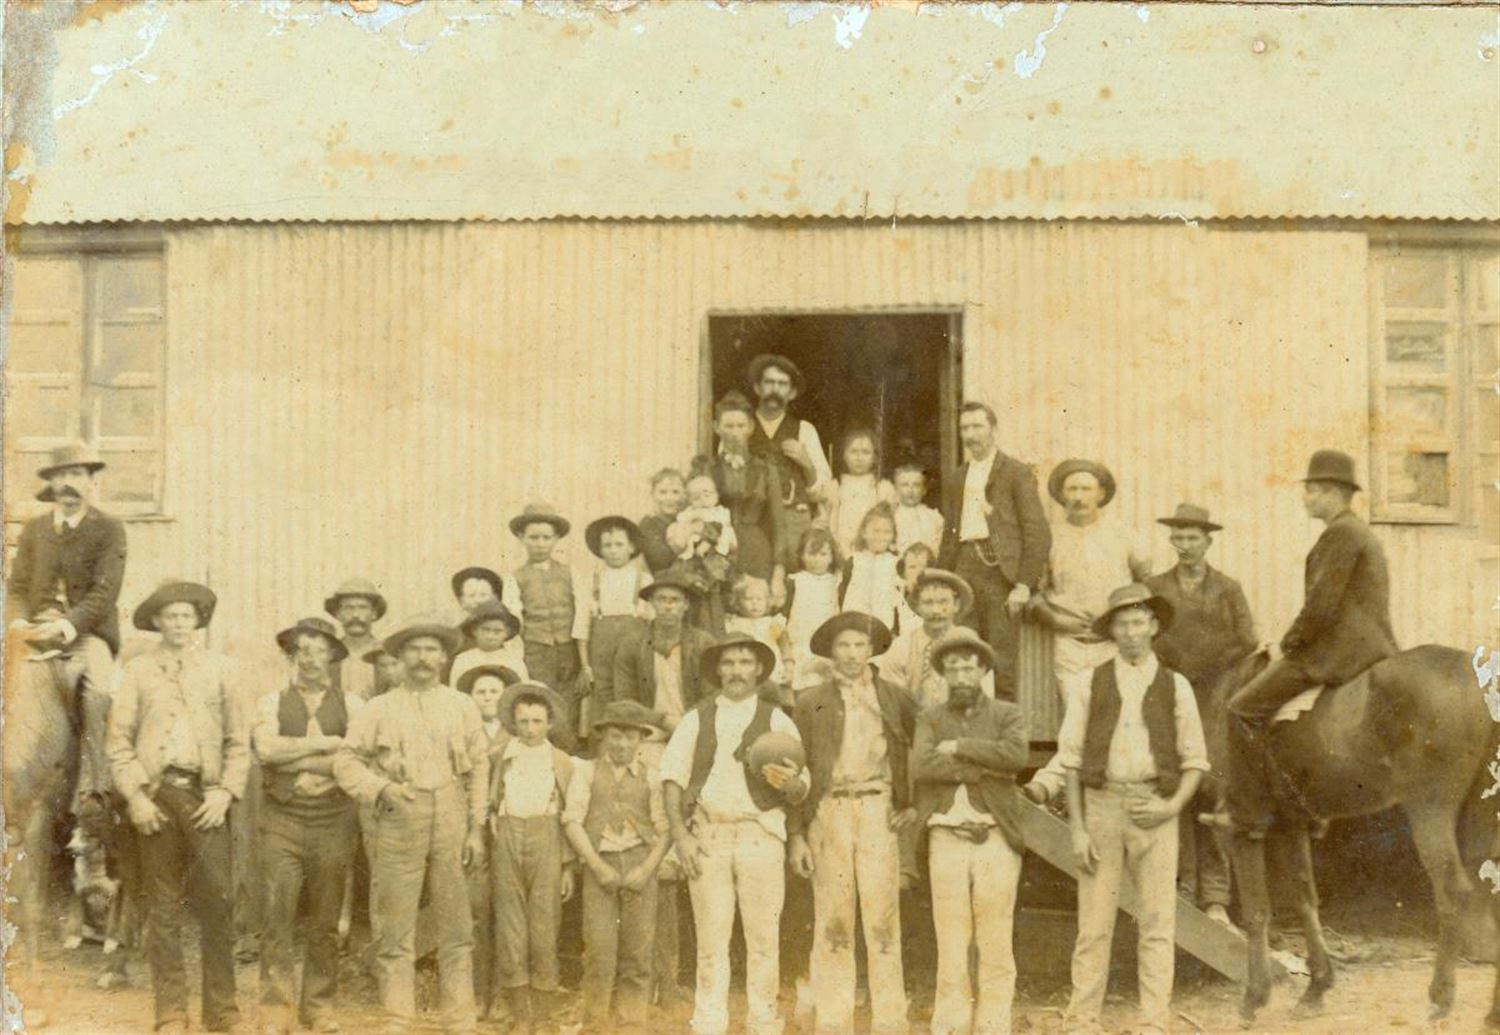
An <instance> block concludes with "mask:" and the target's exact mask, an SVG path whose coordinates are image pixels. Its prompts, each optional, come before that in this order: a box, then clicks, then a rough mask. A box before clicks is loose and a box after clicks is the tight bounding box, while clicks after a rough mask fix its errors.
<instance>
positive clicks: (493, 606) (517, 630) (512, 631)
mask: <svg viewBox="0 0 1500 1035" xmlns="http://www.w3.org/2000/svg"><path fill="white" fill-rule="evenodd" d="M497 618H498V619H499V620H500V621H502V622H504V623H505V627H506V629H508V630H509V631H508V632H507V633H506V634H505V638H506V639H507V640H513V639H515V638H516V637H517V636H520V635H521V620H520V619H519V618H517V617H516V616H515V614H514V613H512V611H511V609H510V608H508V607H506V606H505V605H504V604H502V603H500V601H498V600H486V601H485V602H484V603H482V604H480V605H479V606H478V607H476V608H475V609H474V613H473V614H471V615H469V617H467V618H465V619H464V621H463V624H462V625H460V626H459V628H460V629H462V630H463V634H464V635H465V636H470V637H472V636H473V635H474V630H475V629H478V628H479V627H480V626H481V625H483V624H484V623H485V622H492V621H494V620H495V619H497Z"/></svg>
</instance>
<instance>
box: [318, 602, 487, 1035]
mask: <svg viewBox="0 0 1500 1035" xmlns="http://www.w3.org/2000/svg"><path fill="white" fill-rule="evenodd" d="M457 646H458V633H457V632H456V631H455V630H454V629H453V627H452V626H450V625H448V624H447V623H446V622H444V621H442V619H440V618H438V617H435V616H424V617H421V618H417V619H413V620H412V621H410V622H408V623H407V624H406V625H404V626H402V627H401V628H400V629H398V630H397V631H396V632H394V633H392V634H391V635H390V636H387V637H386V639H385V649H386V650H387V651H389V652H390V653H391V654H393V655H395V656H396V657H399V658H400V659H401V670H402V682H401V685H400V686H398V687H395V688H394V689H391V690H389V691H387V692H386V693H384V694H381V695H380V696H379V697H376V698H374V699H372V700H371V701H370V702H369V703H368V704H367V705H366V706H365V707H364V708H363V709H362V710H361V711H360V712H359V713H358V714H356V715H354V716H353V717H352V718H351V720H350V722H349V732H348V734H347V736H346V737H345V738H344V744H343V746H342V747H340V748H339V750H338V752H337V754H335V755H334V761H333V775H334V778H335V779H336V780H338V784H339V787H340V788H341V789H342V790H343V791H344V792H345V793H346V794H348V795H349V796H350V797H352V798H353V799H354V800H355V801H357V802H360V803H361V804H362V805H365V806H367V807H370V808H372V809H373V812H374V817H375V819H374V830H373V836H372V837H371V838H370V839H371V841H372V842H373V844H374V851H373V853H372V863H373V866H372V869H373V873H372V878H371V897H372V900H373V901H372V902H371V905H370V910H371V912H372V913H374V914H375V915H377V916H378V917H379V918H380V922H379V924H378V925H377V931H376V938H377V943H378V947H377V950H376V954H377V967H378V971H379V974H380V998H381V1004H382V1006H383V1007H384V1009H385V1014H386V1020H387V1025H388V1027H389V1028H390V1029H393V1030H398V1031H405V1030H407V1029H409V1028H410V1027H411V1025H412V1024H413V1022H414V1020H415V1015H416V988H415V971H416V966H415V965H416V952H415V938H416V929H417V905H418V902H419V901H420V899H421V895H422V888H423V886H424V884H425V886H426V887H427V890H428V893H429V896H430V900H429V901H430V905H431V908H432V914H433V917H434V925H435V927H436V929H437V943H438V944H437V955H438V980H439V995H440V1006H441V1013H442V1022H443V1027H444V1028H445V1029H446V1030H448V1031H472V1030H473V1029H474V1024H475V1006H474V979H473V944H474V920H473V915H472V913H471V912H470V910H469V895H468V887H467V883H466V881H465V879H464V869H465V867H466V866H467V865H472V864H474V863H476V862H477V861H478V860H479V859H482V858H483V857H484V848H485V845H484V825H485V820H486V818H487V816H488V811H489V795H488V788H489V775H490V760H489V738H488V737H487V736H486V735H485V731H484V722H483V720H482V719H481V718H480V715H479V708H478V706H477V705H476V704H475V703H474V701H473V700H472V699H471V698H469V697H468V696H466V695H465V694H461V693H459V692H458V691H457V690H453V689H450V688H449V687H446V686H443V685H442V684H441V683H440V682H439V674H440V673H441V672H442V671H443V666H444V665H445V664H446V663H447V660H448V657H449V656H450V655H451V654H452V653H453V651H454V650H455V648H457Z"/></svg>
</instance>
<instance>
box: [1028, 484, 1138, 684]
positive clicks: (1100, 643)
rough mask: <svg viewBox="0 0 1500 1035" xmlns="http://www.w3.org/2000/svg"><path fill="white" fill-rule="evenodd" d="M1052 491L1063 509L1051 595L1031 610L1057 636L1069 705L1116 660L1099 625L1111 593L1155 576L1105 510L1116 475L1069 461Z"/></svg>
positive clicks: (1056, 653) (1055, 532)
mask: <svg viewBox="0 0 1500 1035" xmlns="http://www.w3.org/2000/svg"><path fill="white" fill-rule="evenodd" d="M1047 493H1048V495H1050V496H1051V497H1052V498H1053V500H1055V501H1056V502H1057V503H1058V504H1059V505H1060V506H1061V507H1062V508H1063V510H1064V512H1065V520H1063V521H1062V522H1059V523H1057V524H1054V525H1053V526H1052V552H1051V553H1050V554H1049V556H1048V560H1047V581H1046V587H1045V592H1044V593H1043V594H1042V596H1041V597H1039V598H1037V599H1036V600H1035V601H1034V602H1033V607H1032V613H1033V614H1034V615H1035V616H1036V617H1037V618H1038V620H1040V621H1041V622H1042V623H1043V624H1044V625H1046V626H1047V627H1049V628H1050V629H1051V630H1052V632H1053V641H1052V643H1053V649H1052V671H1053V673H1054V675H1055V676H1056V680H1057V690H1058V692H1059V693H1060V694H1062V695H1063V698H1064V700H1066V698H1067V696H1068V694H1069V693H1070V692H1071V688H1072V687H1074V686H1076V685H1077V684H1078V683H1079V682H1081V681H1083V680H1085V679H1087V678H1088V673H1090V672H1092V671H1093V670H1094V669H1095V668H1096V667H1098V666H1099V665H1101V664H1103V663H1104V662H1106V661H1108V660H1109V659H1110V658H1111V657H1113V656H1114V652H1115V645H1114V643H1113V642H1111V640H1110V638H1109V636H1107V635H1103V636H1101V635H1099V634H1098V633H1096V632H1095V631H1094V627H1093V626H1094V620H1095V619H1096V618H1098V617H1099V616H1100V615H1101V614H1103V613H1104V611H1105V609H1106V608H1107V607H1108V605H1109V594H1110V591H1111V590H1113V589H1115V588H1116V587H1118V586H1121V585H1124V584H1125V583H1129V582H1140V581H1143V580H1144V579H1145V578H1146V577H1147V576H1149V575H1150V574H1151V551H1150V549H1149V548H1148V547H1146V546H1145V545H1144V544H1143V543H1141V542H1140V540H1139V539H1138V538H1137V537H1136V535H1135V534H1134V533H1133V532H1132V531H1131V530H1129V529H1127V528H1126V527H1125V526H1124V525H1123V524H1121V523H1120V522H1118V521H1116V520H1114V519H1111V518H1110V517H1108V516H1107V515H1106V513H1105V508H1106V507H1108V506H1109V503H1110V501H1111V500H1113V499H1114V498H1115V476H1114V474H1113V473H1112V472H1111V471H1110V469H1109V468H1108V467H1105V466H1104V465H1103V464H1101V463H1098V462H1096V461H1093V460H1081V459H1071V460H1064V461H1063V462H1062V463H1060V464H1058V465H1057V466H1056V467H1055V468H1053V470H1052V473H1051V475H1049V476H1048V478H1047Z"/></svg>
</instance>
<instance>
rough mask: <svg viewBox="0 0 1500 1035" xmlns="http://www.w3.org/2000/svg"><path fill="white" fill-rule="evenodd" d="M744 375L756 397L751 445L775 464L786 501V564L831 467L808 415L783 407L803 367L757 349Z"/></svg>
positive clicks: (798, 388)
mask: <svg viewBox="0 0 1500 1035" xmlns="http://www.w3.org/2000/svg"><path fill="white" fill-rule="evenodd" d="M746 378H747V380H748V381H749V382H750V387H751V389H752V390H753V391H754V392H755V398H756V400H757V402H756V407H755V427H754V428H753V429H752V430H751V432H750V451H751V452H752V453H754V454H756V455H757V456H761V457H764V458H765V459H766V460H768V461H769V462H771V463H773V464H775V465H776V467H777V469H778V471H779V472H780V474H781V486H782V493H783V497H784V498H783V500H782V502H783V503H784V504H785V506H786V524H785V528H784V536H783V542H784V543H785V544H786V553H787V556H784V557H782V558H779V559H780V560H781V561H782V563H784V564H786V565H787V568H788V570H791V569H792V566H793V565H795V564H796V563H798V558H796V557H795V556H792V554H794V553H795V551H796V549H797V544H798V543H799V542H801V540H802V533H803V532H805V531H807V527H808V526H809V525H810V524H812V521H813V517H814V511H815V509H816V507H817V505H818V504H819V503H821V502H823V501H824V500H825V499H826V498H827V494H828V486H829V485H830V484H831V483H832V482H833V469H832V468H831V467H830V466H829V465H828V455H827V454H826V453H824V452H823V439H822V437H821V436H820V435H819V434H818V429H817V428H816V427H814V426H813V423H812V421H808V420H802V419H801V418H799V417H793V416H790V415H789V414H788V413H787V407H789V406H790V405H791V403H792V400H794V399H796V398H797V396H798V395H799V394H801V392H802V385H803V380H802V371H801V370H799V369H797V364H795V363H793V362H792V361H791V360H789V359H787V358H786V357H785V356H777V355H771V354H766V355H760V356H756V357H755V358H754V359H752V360H751V361H750V367H749V370H748V371H747V373H746Z"/></svg>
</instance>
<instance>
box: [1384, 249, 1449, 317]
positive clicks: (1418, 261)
mask: <svg viewBox="0 0 1500 1035" xmlns="http://www.w3.org/2000/svg"><path fill="white" fill-rule="evenodd" d="M1383 265H1384V267H1385V304H1386V306H1387V307H1394V308H1400V309H1446V308H1447V306H1448V259H1447V256H1446V255H1444V254H1443V253H1442V252H1430V253H1426V254H1423V253H1421V252H1408V253H1407V254H1404V255H1389V256H1387V257H1386V259H1385V261H1384V263H1383Z"/></svg>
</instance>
